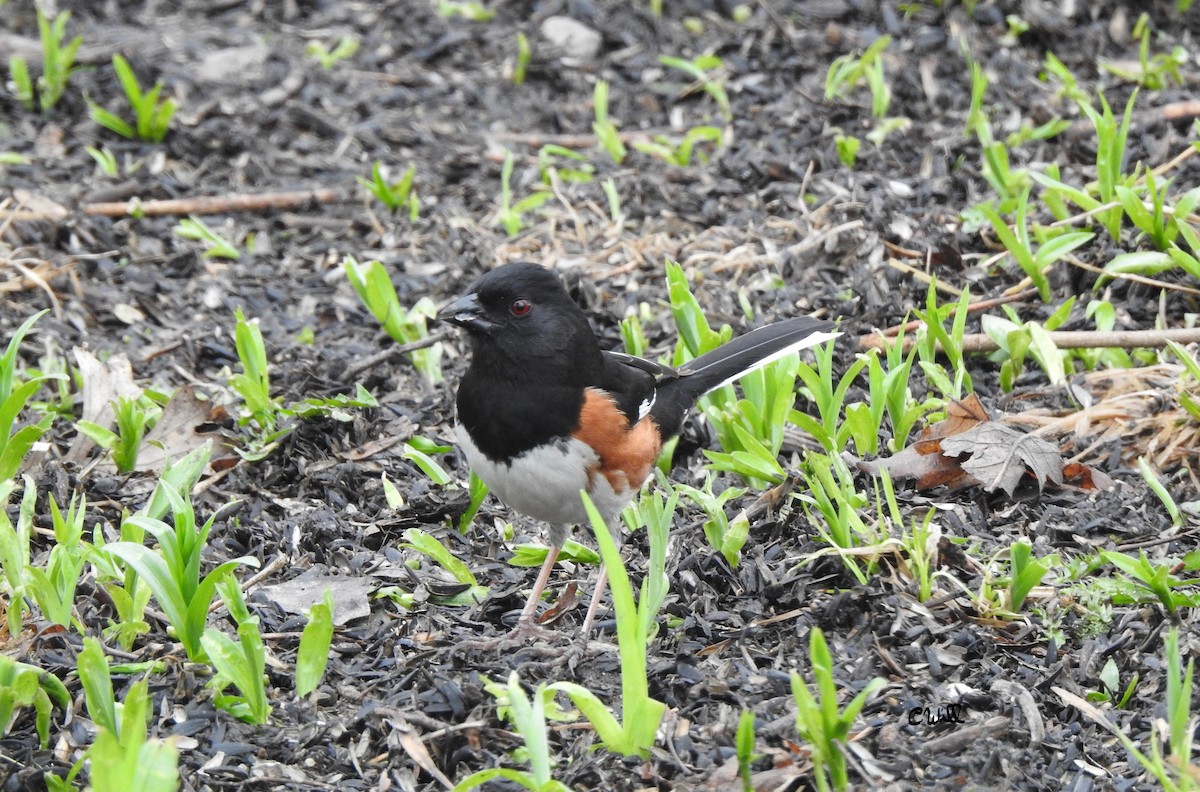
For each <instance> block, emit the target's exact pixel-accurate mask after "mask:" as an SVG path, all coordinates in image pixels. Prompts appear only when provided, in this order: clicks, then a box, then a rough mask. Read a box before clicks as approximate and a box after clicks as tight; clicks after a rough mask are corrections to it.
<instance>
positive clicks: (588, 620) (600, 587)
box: [580, 564, 608, 641]
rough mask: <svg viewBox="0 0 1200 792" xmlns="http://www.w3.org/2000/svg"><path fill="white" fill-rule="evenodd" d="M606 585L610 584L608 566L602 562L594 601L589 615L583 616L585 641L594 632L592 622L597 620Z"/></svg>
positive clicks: (597, 577)
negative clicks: (597, 612)
mask: <svg viewBox="0 0 1200 792" xmlns="http://www.w3.org/2000/svg"><path fill="white" fill-rule="evenodd" d="M606 586H608V568H607V567H605V566H604V565H603V564H601V565H600V572H599V573H598V574H597V575H596V589H595V590H594V591H593V592H592V601H591V602H590V603H589V604H588V609H587V616H584V617H583V630H581V632H580V635H581V636H582V638H583V640H584V641H587V639H588V636H589V635H591V633H592V623H593V622H595V621H596V611H597V610H599V609H600V598H601V597H603V596H604V589H605V587H606Z"/></svg>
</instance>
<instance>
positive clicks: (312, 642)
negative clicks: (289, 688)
mask: <svg viewBox="0 0 1200 792" xmlns="http://www.w3.org/2000/svg"><path fill="white" fill-rule="evenodd" d="M332 643H333V592H332V591H330V590H329V589H325V597H324V599H323V600H322V601H321V602H319V603H317V604H315V605H313V606H312V607H311V608H309V609H308V624H306V625H304V632H302V633H300V648H299V649H297V650H296V695H297V696H299V697H300V698H304V697H305V696H307V695H308V694H309V693H312V692H313V691H314V690H316V689H317V685H319V684H321V678H322V677H324V676H325V667H326V665H328V663H329V647H330V645H331V644H332Z"/></svg>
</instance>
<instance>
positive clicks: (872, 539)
mask: <svg viewBox="0 0 1200 792" xmlns="http://www.w3.org/2000/svg"><path fill="white" fill-rule="evenodd" d="M801 474H802V475H803V477H804V481H805V482H806V484H807V485H808V490H809V493H808V495H802V496H801V503H802V504H803V505H804V513H805V515H806V516H807V518H808V521H809V523H810V524H811V525H812V526H813V527H814V528H815V529H816V531H817V533H818V535H820V537H821V539H822V540H824V541H825V542H826V543H827V544H829V546H830V550H831V551H832V552H834V553H835V554H837V555H838V556H839V557H840V558H841V559H842V563H843V564H844V565H845V566H846V569H848V570H849V571H850V573H851V574H852V575H854V577H855V578H856V579H857V580H858V581H859V583H861V584H863V585H866V583H867V581H868V580H869V579H870V576H871V575H872V574H874V572H875V568H876V565H877V561H876V559H874V558H870V557H869V558H867V559H866V560H865V561H864V560H861V559H860V558H859V557H858V556H857V555H855V554H853V553H849V552H843V551H849V550H853V549H854V548H856V547H859V546H860V545H864V544H866V545H872V544H876V543H877V542H878V541H879V535H878V529H877V528H875V527H872V526H869V525H867V523H866V522H865V521H864V520H863V518H862V516H861V515H860V514H859V510H860V509H862V508H865V507H866V506H867V505H868V501H867V497H866V495H865V494H864V493H861V492H859V491H858V490H857V489H856V488H855V486H854V474H853V473H851V472H850V468H849V467H847V466H846V463H845V461H844V460H843V459H842V458H841V456H838V455H833V456H826V455H825V454H817V453H810V454H807V455H806V456H805V458H804V464H803V466H802V468H801ZM814 507H815V511H816V513H814ZM818 514H819V515H820V519H818V517H817V515H818Z"/></svg>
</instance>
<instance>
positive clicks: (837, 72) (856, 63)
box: [825, 36, 892, 118]
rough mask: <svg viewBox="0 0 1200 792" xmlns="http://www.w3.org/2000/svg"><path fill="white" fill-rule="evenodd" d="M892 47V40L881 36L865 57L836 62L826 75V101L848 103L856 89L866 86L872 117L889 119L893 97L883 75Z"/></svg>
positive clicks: (841, 57)
mask: <svg viewBox="0 0 1200 792" xmlns="http://www.w3.org/2000/svg"><path fill="white" fill-rule="evenodd" d="M891 43H892V39H891V37H890V36H880V37H879V38H877V39H876V40H875V41H873V42H872V43H871V45H870V46H869V47H867V49H866V50H865V51H864V52H863V54H862V55H859V56H857V57H856V56H854V55H842V56H840V57H837V58H835V59H834V61H833V63H831V64H830V65H829V70H828V71H827V72H826V73H825V100H826V101H830V100H832V99H842V100H844V99H847V98H848V97H849V93H850V91H851V90H852V89H854V88H856V87H858V86H859V85H863V84H864V83H865V84H866V85H867V86H868V88H869V89H870V91H871V114H872V115H873V116H875V117H876V118H883V117H884V116H886V115H887V109H888V105H889V104H890V103H891V99H892V95H891V89H890V88H888V85H887V80H886V79H885V77H884V73H883V51H884V50H885V49H887V47H888V45H889V44H891Z"/></svg>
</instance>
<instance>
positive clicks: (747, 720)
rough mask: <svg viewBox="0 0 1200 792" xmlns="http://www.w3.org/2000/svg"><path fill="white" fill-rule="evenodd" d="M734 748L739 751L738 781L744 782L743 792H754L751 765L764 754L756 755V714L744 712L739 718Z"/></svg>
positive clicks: (745, 710)
mask: <svg viewBox="0 0 1200 792" xmlns="http://www.w3.org/2000/svg"><path fill="white" fill-rule="evenodd" d="M734 748H735V749H736V750H737V763H738V779H739V780H740V781H741V782H742V792H754V781H753V779H752V778H751V776H750V772H751V769H752V767H751V765H752V764H753V763H754V761H755V760H756V759H758V758H759V757H761V756H762V754H757V753H754V713H753V712H751V711H750V710H748V709H744V710H742V714H741V716H740V717H739V718H738V726H737V737H736V739H735V740H734Z"/></svg>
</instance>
